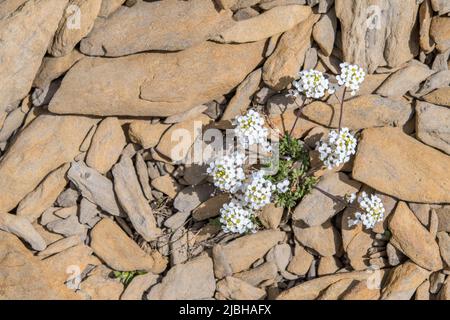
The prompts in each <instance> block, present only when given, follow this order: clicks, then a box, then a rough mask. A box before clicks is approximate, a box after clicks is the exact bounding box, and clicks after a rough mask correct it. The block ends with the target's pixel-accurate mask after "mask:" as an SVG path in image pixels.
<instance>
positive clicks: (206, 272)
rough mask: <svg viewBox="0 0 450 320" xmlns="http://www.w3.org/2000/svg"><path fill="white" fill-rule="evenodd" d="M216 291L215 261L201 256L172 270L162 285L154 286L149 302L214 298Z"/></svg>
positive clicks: (149, 295) (148, 297)
mask: <svg viewBox="0 0 450 320" xmlns="http://www.w3.org/2000/svg"><path fill="white" fill-rule="evenodd" d="M215 290H216V282H215V279H214V272H213V261H212V259H211V258H209V257H208V256H207V255H201V256H200V257H198V258H195V259H192V260H190V261H189V262H186V263H184V264H179V265H176V266H175V267H173V268H171V269H170V270H169V271H168V272H167V274H166V276H165V277H164V278H163V279H162V281H161V283H159V284H157V285H155V286H153V287H152V288H151V290H150V293H149V294H148V296H147V299H148V300H193V299H208V298H212V296H213V295H214V291H215Z"/></svg>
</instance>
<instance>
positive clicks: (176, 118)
mask: <svg viewBox="0 0 450 320" xmlns="http://www.w3.org/2000/svg"><path fill="white" fill-rule="evenodd" d="M206 110H208V106H207V105H204V104H200V105H198V106H195V107H193V108H192V109H189V110H187V111H184V112H182V113H178V114H174V115H173V116H170V117H167V118H166V119H164V123H168V124H170V123H179V122H183V121H187V120H191V119H194V118H197V117H199V116H200V114H201V113H203V112H205V111H206Z"/></svg>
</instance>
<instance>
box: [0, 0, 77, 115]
mask: <svg viewBox="0 0 450 320" xmlns="http://www.w3.org/2000/svg"><path fill="white" fill-rule="evenodd" d="M8 2H11V1H8ZM67 2H68V0H44V1H26V2H23V5H18V4H17V5H14V6H12V7H11V8H10V9H8V11H10V12H8V16H5V18H3V19H1V20H0V39H1V41H2V47H1V48H0V57H2V68H1V70H0V78H1V79H3V81H4V84H3V85H2V86H1V88H0V111H4V110H6V108H7V107H8V106H12V105H13V104H14V103H16V102H18V101H19V100H21V99H23V98H24V97H25V96H26V95H27V94H28V92H29V91H30V89H31V85H32V83H33V79H34V77H35V76H36V74H37V72H38V70H39V66H40V65H41V62H42V58H43V57H44V55H45V52H46V50H47V46H48V44H49V42H50V41H51V39H52V37H53V34H54V33H55V31H56V28H57V27H58V22H59V20H60V18H61V16H62V14H63V10H64V8H65V7H66V5H67Z"/></svg>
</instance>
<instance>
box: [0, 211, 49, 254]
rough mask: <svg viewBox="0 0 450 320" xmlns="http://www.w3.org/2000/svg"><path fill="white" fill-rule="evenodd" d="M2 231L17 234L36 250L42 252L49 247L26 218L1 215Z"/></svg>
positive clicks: (6, 214)
mask: <svg viewBox="0 0 450 320" xmlns="http://www.w3.org/2000/svg"><path fill="white" fill-rule="evenodd" d="M0 230H2V231H6V232H10V233H13V234H15V235H16V236H18V237H19V238H21V239H23V240H25V241H26V242H27V243H29V244H30V245H31V247H32V248H33V249H34V250H37V251H42V250H44V249H45V248H46V247H47V244H46V243H45V240H44V239H43V238H42V237H41V235H40V234H39V233H38V232H37V231H36V230H35V229H34V228H33V226H32V225H31V223H30V221H29V220H28V219H26V218H23V217H18V216H16V215H13V214H9V213H0Z"/></svg>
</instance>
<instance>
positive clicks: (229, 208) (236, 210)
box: [219, 200, 257, 234]
mask: <svg viewBox="0 0 450 320" xmlns="http://www.w3.org/2000/svg"><path fill="white" fill-rule="evenodd" d="M254 218H255V216H254V213H253V212H252V211H251V210H248V209H246V208H244V207H243V206H242V205H241V204H240V203H239V202H237V201H236V200H232V201H231V202H230V203H225V204H224V205H223V206H222V208H221V209H220V219H219V221H220V223H221V224H222V229H223V231H224V232H226V233H228V232H233V233H241V234H242V233H247V232H256V228H257V226H256V225H255V223H254V222H253V221H254Z"/></svg>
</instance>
